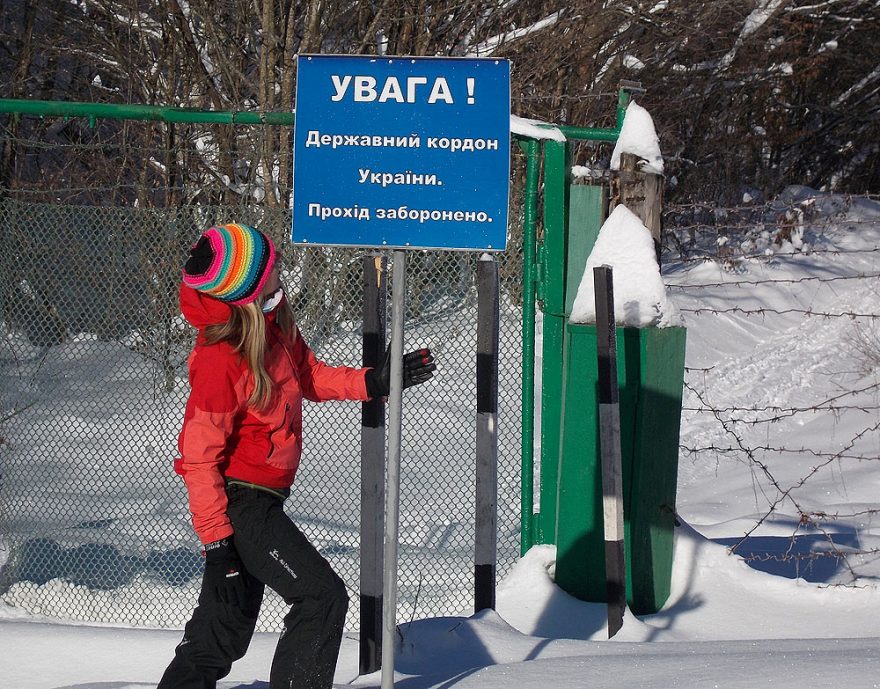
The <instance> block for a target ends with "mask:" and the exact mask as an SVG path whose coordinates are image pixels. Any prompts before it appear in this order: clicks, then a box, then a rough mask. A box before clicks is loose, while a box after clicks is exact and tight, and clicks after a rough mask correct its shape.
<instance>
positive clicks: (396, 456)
mask: <svg viewBox="0 0 880 689" xmlns="http://www.w3.org/2000/svg"><path fill="white" fill-rule="evenodd" d="M405 302H406V253H405V252H404V251H400V250H397V251H395V252H394V264H393V275H392V288H391V391H390V394H389V397H388V402H389V407H388V470H387V481H386V483H387V495H386V501H385V586H384V595H383V601H382V602H383V605H384V614H383V616H382V617H383V624H382V689H393V687H394V642H395V634H396V633H397V537H398V532H399V519H400V439H401V432H400V431H401V428H400V426H401V416H402V409H403V405H402V401H403V318H404V306H405Z"/></svg>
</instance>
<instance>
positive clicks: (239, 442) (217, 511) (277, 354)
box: [174, 285, 368, 543]
mask: <svg viewBox="0 0 880 689" xmlns="http://www.w3.org/2000/svg"><path fill="white" fill-rule="evenodd" d="M180 308H181V310H182V311H183V315H184V316H185V317H186V320H187V321H189V323H190V324H192V325H194V326H195V327H196V328H198V330H199V336H198V339H197V340H196V345H195V347H194V348H193V351H192V354H190V357H189V382H190V386H191V387H192V391H191V392H190V396H189V399H188V400H187V403H186V411H185V413H184V419H183V428H182V429H181V431H180V438H179V439H178V447H179V449H180V458H179V459H177V460H176V461H175V463H174V469H175V471H176V472H177V473H178V474H180V475H181V476H183V480H184V482H185V483H186V488H187V491H188V493H189V507H190V511H191V512H192V515H193V526H194V527H195V530H196V533H197V534H198V536H199V538H200V539H201V541H202V543H211V542H212V541H216V540H219V539H221V538H226V537H227V536H230V535H231V534H232V532H233V529H232V525H231V524H230V523H229V517H228V516H227V515H226V505H227V501H226V491H225V489H224V488H225V479H239V480H241V481H246V482H248V483H255V484H258V485H261V486H266V487H268V488H279V489H287V488H289V487H290V485H291V484H292V483H293V477H294V476H295V474H296V470H297V468H298V467H299V460H300V453H301V452H302V400H303V397H305V398H306V399H310V400H312V401H313V402H323V401H326V400H366V399H368V395H367V390H366V384H365V382H364V374H365V373H366V371H367V369H362V368H348V367H346V366H339V367H333V366H327V365H326V364H324V363H322V362H320V361H318V360H317V359H315V355H314V354H313V353H312V351H311V350H310V349H309V346H308V345H307V344H306V343H305V341H304V340H303V337H302V335H301V334H300V333H299V331H298V330H297V331H296V334H295V337H294V338H293V340H292V341H291V340H290V339H288V338H286V337H285V336H284V334H283V333H282V332H281V329H280V328H279V327H278V326H277V325H276V324H275V318H274V313H273V314H269V315H267V316H266V319H267V323H266V325H267V326H268V327H267V331H268V332H267V339H268V349H267V351H266V371H267V372H268V373H269V376H270V377H271V378H272V382H273V384H274V386H273V395H272V400H271V402H270V404H269V406H268V407H267V408H266V409H264V410H257V409H254V408H253V407H251V406H249V405H248V403H247V400H248V398H249V397H250V395H251V392H252V391H253V385H254V382H253V376H252V375H251V372H250V370H249V369H248V367H247V362H246V361H245V360H244V359H243V358H242V357H240V356H239V355H238V353H237V352H235V351H234V349H233V348H232V345H230V344H229V343H228V342H218V343H217V344H213V345H209V344H207V343H206V342H205V340H204V328H205V327H206V326H208V325H213V324H216V323H224V322H225V321H226V320H227V319H228V318H229V314H230V313H231V309H230V307H229V306H228V305H227V304H225V303H224V302H222V301H219V300H218V299H214V298H213V297H208V296H206V295H204V294H202V293H201V292H198V291H196V290H194V289H192V288H191V287H187V286H186V285H181V286H180Z"/></svg>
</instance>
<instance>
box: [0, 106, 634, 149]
mask: <svg viewBox="0 0 880 689" xmlns="http://www.w3.org/2000/svg"><path fill="white" fill-rule="evenodd" d="M0 113H11V114H19V115H31V116H34V117H103V118H107V119H114V120H153V121H159V122H190V123H198V124H269V125H282V126H288V127H290V126H293V121H294V113H292V112H254V111H230V110H198V109H196V108H174V107H169V106H165V105H120V104H115V103H77V102H71V101H56V100H23V99H15V98H0ZM547 127H548V128H553V129H558V130H559V131H561V132H562V133H563V134H564V135H565V136H566V137H567V138H569V139H580V140H591V141H611V142H614V141H617V138H618V136H620V130H619V129H597V128H593V127H573V126H570V125H559V126H553V125H547ZM514 138H516V139H518V140H520V141H525V140H528V139H529V137H525V136H520V135H514Z"/></svg>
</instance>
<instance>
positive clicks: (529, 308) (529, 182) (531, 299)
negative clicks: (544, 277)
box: [520, 139, 538, 554]
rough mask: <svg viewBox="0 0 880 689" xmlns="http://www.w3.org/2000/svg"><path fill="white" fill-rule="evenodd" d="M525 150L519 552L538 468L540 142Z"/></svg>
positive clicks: (526, 539) (528, 526) (525, 540)
mask: <svg viewBox="0 0 880 689" xmlns="http://www.w3.org/2000/svg"><path fill="white" fill-rule="evenodd" d="M520 145H521V147H522V148H523V149H524V150H525V152H526V189H525V199H524V201H525V204H524V205H525V208H524V210H523V263H524V269H523V280H524V285H523V322H522V330H523V355H522V356H523V362H522V368H523V378H522V386H523V387H522V477H521V482H522V488H521V498H520V554H525V552H526V551H527V550H528V549H529V548H531V547H532V545H533V541H534V539H533V535H532V534H533V530H532V511H533V509H534V494H535V493H534V490H535V486H534V471H535V456H534V454H535V453H534V447H535V283H536V273H537V266H536V262H535V258H536V256H535V254H536V252H535V239H536V238H535V225H536V221H537V214H538V209H537V205H538V142H537V141H535V140H534V139H529V140H527V141H525V142H522V143H521V144H520Z"/></svg>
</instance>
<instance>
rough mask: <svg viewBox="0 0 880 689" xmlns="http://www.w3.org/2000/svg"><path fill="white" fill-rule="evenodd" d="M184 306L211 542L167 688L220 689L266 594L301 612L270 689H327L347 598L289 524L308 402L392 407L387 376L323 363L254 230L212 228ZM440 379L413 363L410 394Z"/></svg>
mask: <svg viewBox="0 0 880 689" xmlns="http://www.w3.org/2000/svg"><path fill="white" fill-rule="evenodd" d="M180 306H181V310H182V311H183V314H184V316H185V317H186V319H187V321H189V323H190V324H192V325H193V326H195V327H196V328H198V331H199V332H198V338H197V340H196V344H195V347H194V349H193V351H192V354H191V355H190V357H189V381H190V386H191V388H192V390H191V393H190V396H189V399H188V400H187V404H186V411H185V413H184V421H183V429H182V430H181V432H180V438H179V441H178V445H179V450H180V458H179V459H178V460H176V462H175V466H174V468H175V471H176V472H177V473H178V474H180V475H181V476H182V477H183V480H184V482H185V484H186V488H187V492H188V494H189V507H190V511H191V513H192V519H193V526H194V528H195V531H196V533H197V535H198V537H199V539H200V540H201V542H202V543H203V544H204V555H205V572H204V576H203V578H202V588H201V592H200V593H199V601H198V606H197V607H196V609H195V611H194V612H193V615H192V618H191V619H190V621H189V622H188V623H187V625H186V629H185V631H184V636H183V640H182V641H181V642H180V644H179V645H178V646H177V649H176V651H175V655H174V659H173V660H172V661H171V664H170V665H169V666H168V669H167V670H166V671H165V674H164V675H163V677H162V681H161V682H160V683H159V687H158V689H213V688H214V687H216V683H217V680H219V679H220V678H222V677H225V676H226V675H227V674H229V671H230V669H231V668H232V663H233V661H235V660H237V659H238V658H241V657H242V656H243V655H244V654H245V651H246V650H247V647H248V644H249V643H250V639H251V636H252V635H253V632H254V627H255V625H256V622H257V615H258V613H259V610H260V603H261V602H262V598H263V590H264V587H265V586H269V587H270V588H272V589H274V590H275V591H277V592H278V593H279V594H280V595H281V596H282V597H283V598H284V600H285V601H286V602H287V603H288V604H289V605H290V606H291V608H290V612H289V613H288V614H287V615H286V616H285V618H284V630H283V631H282V633H281V638H280V640H279V642H278V647H277V649H276V651H275V656H274V658H273V661H272V669H271V673H270V687H271V689H282V687H283V688H284V689H292V688H293V687H295V688H296V689H329V688H330V687H331V686H332V682H333V672H334V670H335V667H336V660H337V656H338V654H339V645H340V642H341V640H342V628H343V623H344V621H345V613H346V610H347V607H348V594H347V592H346V589H345V585H344V584H343V582H342V580H341V579H340V578H339V577H338V576H337V575H336V573H335V572H334V571H333V570H332V569H331V567H330V565H329V564H328V563H327V561H326V560H325V559H324V558H323V557H321V555H320V554H319V553H318V551H317V550H316V549H315V548H314V546H312V544H311V543H309V541H308V539H307V538H306V537H305V536H304V535H303V534H302V533H301V532H300V531H299V529H298V528H297V527H296V526H295V525H294V524H293V522H292V521H290V519H288V517H287V516H286V515H285V514H284V510H283V503H284V500H285V499H286V498H287V497H288V495H289V494H290V486H291V484H292V483H293V478H294V476H295V474H296V470H297V467H298V466H299V460H300V453H301V450H302V400H303V398H304V397H305V398H307V399H310V400H312V401H314V402H321V401H324V400H367V399H372V398H374V397H380V396H387V395H388V391H389V380H390V366H389V362H388V357H386V361H385V364H384V365H383V367H382V369H381V370H378V371H377V370H373V369H365V368H349V367H346V366H339V367H332V366H327V365H326V364H324V363H322V362H320V361H318V360H317V359H316V358H315V355H314V354H313V353H312V351H311V350H310V349H309V347H308V345H307V344H306V343H305V341H304V340H303V338H302V335H301V334H300V333H299V331H298V329H297V327H296V324H295V323H294V319H293V314H292V312H291V309H290V307H289V305H288V303H287V301H286V299H285V297H284V291H283V289H282V287H281V281H280V279H279V275H278V268H277V266H276V254H275V247H274V245H273V244H272V242H271V240H270V239H269V238H268V237H266V236H265V235H264V234H263V233H262V232H260V231H259V230H256V229H254V228H253V227H248V226H247V225H237V224H232V225H221V226H217V227H212V228H210V229H209V230H208V231H206V232H205V233H204V234H202V236H201V237H199V239H198V241H197V242H196V243H195V244H194V245H193V246H192V248H191V249H190V255H189V259H188V260H187V261H186V265H185V267H184V270H183V284H182V285H181V287H180ZM435 369H436V366H435V364H434V359H433V356H432V355H431V352H430V351H429V350H428V349H420V350H418V351H416V352H410V353H409V354H407V355H406V356H404V363H403V386H404V387H409V386H411V385H415V384H418V383H423V382H425V381H426V380H428V379H429V378H430V377H431V376H432V375H433V371H434V370H435Z"/></svg>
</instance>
